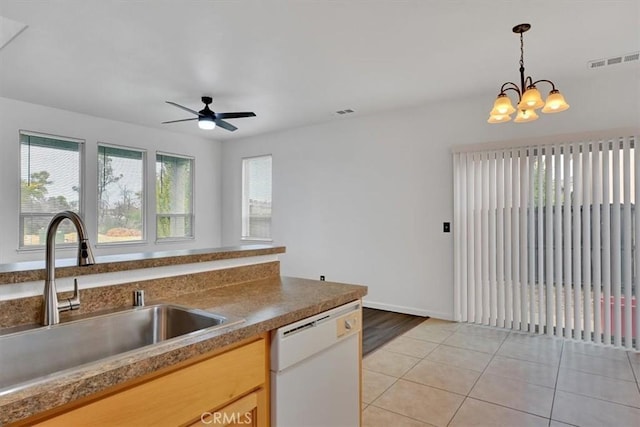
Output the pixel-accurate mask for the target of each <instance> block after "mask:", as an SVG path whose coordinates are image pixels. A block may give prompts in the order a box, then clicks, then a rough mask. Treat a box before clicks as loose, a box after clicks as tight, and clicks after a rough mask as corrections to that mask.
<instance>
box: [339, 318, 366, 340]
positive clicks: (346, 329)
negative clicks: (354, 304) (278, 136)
mask: <svg viewBox="0 0 640 427" xmlns="http://www.w3.org/2000/svg"><path fill="white" fill-rule="evenodd" d="M361 313H362V312H361V311H355V312H352V313H348V314H345V315H344V316H342V317H340V318H338V319H337V320H336V336H337V337H338V338H340V337H342V336H344V335H349V334H352V333H354V332H358V331H360V328H361V325H360V323H361V322H360V316H361Z"/></svg>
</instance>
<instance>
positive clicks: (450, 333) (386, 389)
mask: <svg viewBox="0 0 640 427" xmlns="http://www.w3.org/2000/svg"><path fill="white" fill-rule="evenodd" d="M427 320H429V319H427ZM425 322H426V320H425ZM417 326H419V325H417ZM417 326H416V327H417ZM412 329H413V328H412ZM410 330H411V329H410ZM407 332H409V331H407ZM447 332H449V331H447ZM453 333H454V332H449V336H451V335H452V334H453ZM405 334H406V332H405V333H404V334H402V335H399V337H402V336H405ZM396 338H398V337H396ZM406 338H411V337H406ZM447 338H448V337H447ZM394 339H395V338H394ZM412 339H415V340H417V341H422V342H429V343H432V344H436V347H434V348H433V349H432V350H431V351H429V352H428V353H427V354H426V355H424V357H421V358H420V357H416V356H409V355H406V354H404V353H398V352H393V351H389V350H386V351H389V352H390V353H394V354H402V355H404V356H409V357H414V358H416V359H419V360H418V361H417V362H416V363H415V364H413V365H412V366H411V368H409V369H408V370H407V372H405V373H404V374H402V375H403V376H404V375H406V374H407V373H408V372H409V371H410V370H411V369H413V368H414V367H415V366H416V365H417V364H418V363H420V362H421V361H423V360H425V359H426V358H427V356H429V354H431V353H432V352H434V351H435V350H436V349H437V348H438V347H440V345H441V344H442V343H436V342H433V341H428V340H421V339H418V338H412ZM445 339H446V338H445ZM392 341H393V340H392ZM390 342H391V341H390ZM385 346H386V344H385V345H384V346H382V347H380V348H379V349H377V350H381V349H383V348H384V347H385ZM377 350H376V351H377ZM368 356H369V355H367V356H366V357H368ZM363 360H364V357H363ZM369 370H370V369H369ZM372 372H376V371H372ZM377 373H379V374H383V375H388V374H384V373H382V372H377ZM388 376H390V377H393V378H395V380H394V381H393V382H392V383H391V384H390V385H389V386H388V387H387V388H385V389H384V391H382V393H380V394H379V395H378V397H376V398H375V399H373V401H371V402H370V403H368V404H367V407H369V406H373V407H374V408H378V409H381V410H383V411H388V412H391V413H393V414H396V415H399V416H401V417H405V418H408V419H410V420H414V421H418V422H420V423H422V424H425V425H427V426H433V427H436V426H434V425H433V424H431V423H428V422H426V421H422V420H419V419H417V418H413V417H410V416H408V415H405V414H401V413H399V412H396V411H393V410H390V409H387V408H382V407H380V406H377V405H375V402H376V401H377V400H378V399H380V397H382V395H383V394H385V393H386V392H387V391H388V390H389V389H390V388H391V387H393V385H395V384H396V383H397V382H398V381H399V380H400V379H404V378H403V377H402V376H400V377H395V376H393V375H388ZM405 381H408V382H413V381H409V380H405ZM416 384H419V383H416ZM421 385H424V384H421ZM363 412H364V411H363Z"/></svg>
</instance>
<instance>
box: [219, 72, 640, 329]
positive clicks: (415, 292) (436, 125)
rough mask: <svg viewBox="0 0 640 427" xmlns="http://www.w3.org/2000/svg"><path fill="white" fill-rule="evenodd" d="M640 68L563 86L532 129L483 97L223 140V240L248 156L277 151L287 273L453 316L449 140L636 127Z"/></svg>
mask: <svg viewBox="0 0 640 427" xmlns="http://www.w3.org/2000/svg"><path fill="white" fill-rule="evenodd" d="M639 74H640V73H637V69H635V70H634V72H624V73H619V74H611V73H607V74H604V73H601V74H594V77H593V78H591V79H590V80H588V81H574V82H571V84H567V83H566V82H565V83H563V84H562V86H561V89H562V90H563V92H564V93H565V96H566V97H567V100H568V102H569V103H570V104H571V109H570V110H568V111H566V112H564V113H562V114H556V115H542V117H541V118H540V119H539V120H538V121H537V122H534V123H528V124H514V123H509V124H502V125H489V124H487V123H486V119H487V115H488V111H489V110H490V108H491V106H492V102H493V100H494V99H495V95H496V94H495V93H487V94H483V95H478V96H473V97H469V98H466V99H461V100H455V101H454V100H451V101H449V102H446V103H442V104H438V105H427V106H423V107H419V108H412V109H406V110H399V111H394V112H387V113H383V114H376V115H369V116H362V117H358V116H356V117H354V118H348V119H344V118H336V120H335V121H333V122H330V123H325V124H321V125H315V126H309V127H305V128H298V129H293V130H289V131H286V132H280V133H273V134H268V135H262V136H257V137H253V138H248V139H245V140H240V141H228V142H225V143H224V144H223V149H222V153H223V182H224V189H223V214H222V219H223V221H222V224H223V240H222V241H223V244H224V245H232V244H238V243H240V239H239V236H240V232H241V223H240V214H241V198H240V197H241V158H242V157H245V156H255V155H260V154H268V153H271V154H273V187H274V188H273V205H274V207H273V225H272V227H273V228H272V229H273V237H274V241H275V242H276V243H278V244H283V245H286V246H287V253H286V254H284V255H282V256H281V271H282V274H284V275H291V276H300V277H308V278H315V279H317V278H318V277H319V275H321V274H323V275H326V277H327V280H331V281H343V282H352V283H360V284H364V285H368V286H369V295H368V296H367V298H366V301H367V303H368V305H369V306H372V307H379V308H386V309H391V310H396V311H402V312H407V313H415V314H422V315H430V316H434V317H440V318H452V315H453V234H444V233H443V232H442V222H443V221H452V220H453V196H452V161H451V147H452V146H454V145H460V144H472V143H480V142H487V141H500V140H514V139H522V138H530V137H540V136H548V135H557V134H566V133H577V132H585V131H594V130H603V129H612V128H620V127H630V126H637V125H638V124H639V123H638V120H639V117H640V106H639V104H640V101H639V97H638V95H639V94H638V88H640V77H638V75H639ZM496 84H498V82H496ZM356 110H357V106H356ZM453 230H455V224H453Z"/></svg>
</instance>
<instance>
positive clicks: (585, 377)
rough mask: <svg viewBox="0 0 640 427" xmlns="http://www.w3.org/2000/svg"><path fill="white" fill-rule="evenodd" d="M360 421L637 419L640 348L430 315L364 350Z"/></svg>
mask: <svg viewBox="0 0 640 427" xmlns="http://www.w3.org/2000/svg"><path fill="white" fill-rule="evenodd" d="M363 370H364V372H363V377H364V384H363V396H362V397H363V405H362V407H363V409H364V411H363V425H364V426H365V427H378V426H379V427H391V426H393V427H400V426H430V425H433V426H456V427H462V426H491V427H496V426H508V427H525V426H541V427H542V426H550V427H566V426H567V425H574V426H598V427H603V426H613V427H627V426H629V427H638V426H640V388H639V384H638V380H639V379H640V353H637V352H626V351H623V350H620V349H614V348H606V347H603V346H596V345H591V344H580V343H576V342H571V341H564V340H562V339H559V338H551V337H545V336H536V335H529V334H525V333H519V332H509V331H505V330H501V329H495V328H488V327H483V326H477V325H468V324H459V323H452V322H445V321H441V320H436V319H429V320H426V321H425V322H423V323H422V324H420V325H418V326H417V327H415V328H414V329H412V330H410V331H408V332H406V333H405V334H404V335H402V336H400V337H398V338H396V339H395V340H393V341H391V342H390V343H388V344H387V345H385V346H384V347H382V348H380V349H379V350H377V351H375V352H374V353H372V354H370V355H368V356H367V357H366V358H365V359H364V360H363Z"/></svg>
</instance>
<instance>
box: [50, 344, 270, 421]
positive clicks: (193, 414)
mask: <svg viewBox="0 0 640 427" xmlns="http://www.w3.org/2000/svg"><path fill="white" fill-rule="evenodd" d="M265 348H266V347H265V340H264V339H263V338H261V339H259V340H258V341H254V342H252V343H249V344H246V345H244V346H242V347H238V348H236V349H233V350H230V351H228V352H226V353H222V354H219V355H216V356H213V357H212V358H210V359H206V360H203V361H201V362H197V363H195V364H193V365H189V366H187V367H185V368H182V369H179V370H176V371H173V372H170V373H167V374H165V375H162V376H160V377H156V378H153V379H150V380H149V381H147V382H144V383H142V384H139V385H135V386H133V387H131V388H128V389H125V390H122V391H118V392H117V393H115V394H112V395H109V396H107V397H104V398H102V399H100V400H97V401H94V402H91V403H88V404H87V405H84V406H81V407H79V408H76V409H73V410H71V411H69V412H66V413H63V414H61V415H58V416H55V417H54V418H49V419H47V420H44V421H42V422H41V424H38V425H43V426H65V427H66V426H70V425H100V426H116V425H117V426H140V425H183V424H185V423H187V422H189V421H192V420H194V419H196V418H199V417H200V415H201V414H202V413H204V412H206V411H210V410H211V408H214V407H219V406H221V405H224V404H225V403H227V402H230V401H232V400H234V399H236V398H237V397H239V396H241V395H244V394H246V393H247V392H249V391H251V390H253V389H256V388H258V387H260V386H261V385H262V384H264V383H265V381H266V370H265V366H266V365H265V364H266V351H265Z"/></svg>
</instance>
